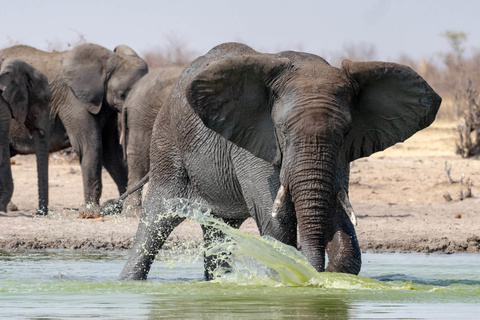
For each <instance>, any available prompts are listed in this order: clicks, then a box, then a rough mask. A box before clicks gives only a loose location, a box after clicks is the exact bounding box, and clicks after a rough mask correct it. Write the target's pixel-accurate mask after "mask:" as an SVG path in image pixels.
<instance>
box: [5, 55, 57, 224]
mask: <svg viewBox="0 0 480 320" xmlns="http://www.w3.org/2000/svg"><path fill="white" fill-rule="evenodd" d="M0 91H1V97H0V211H4V212H6V211H7V204H8V203H9V201H10V200H11V198H12V195H13V178H12V170H11V165H10V154H11V150H10V134H11V132H12V130H13V128H15V127H24V128H25V131H27V134H29V135H31V136H32V140H33V146H34V147H33V148H34V150H35V153H36V155H37V173H38V211H37V213H38V214H46V213H47V212H48V154H49V152H48V151H49V146H50V116H49V109H48V105H49V102H50V87H49V85H48V79H47V77H46V76H45V75H44V74H42V73H41V72H39V71H38V70H36V69H34V68H33V67H32V66H30V65H29V64H27V63H25V62H24V61H22V60H18V59H5V60H3V61H2V62H1V67H0Z"/></svg>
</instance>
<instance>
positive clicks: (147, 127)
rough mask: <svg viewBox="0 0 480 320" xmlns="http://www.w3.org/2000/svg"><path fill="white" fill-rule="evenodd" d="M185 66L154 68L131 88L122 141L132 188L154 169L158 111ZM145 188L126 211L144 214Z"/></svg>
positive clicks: (130, 199)
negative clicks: (152, 159) (153, 141)
mask: <svg viewBox="0 0 480 320" xmlns="http://www.w3.org/2000/svg"><path fill="white" fill-rule="evenodd" d="M183 69H184V68H183V67H177V66H172V67H162V68H158V69H155V70H152V71H150V72H149V73H148V74H147V75H145V76H144V77H143V78H142V79H140V80H139V81H138V82H137V83H136V84H135V86H134V87H133V88H132V90H131V91H130V93H129V95H128V97H127V99H126V100H125V104H124V106H123V110H122V126H121V127H122V134H121V139H120V140H121V143H122V146H123V150H124V158H125V159H126V160H127V164H128V189H129V190H130V189H131V188H133V187H134V186H135V185H136V184H137V183H138V182H139V181H140V180H141V179H142V178H143V177H144V176H145V175H146V174H147V173H148V170H149V168H150V139H151V136H152V128H153V124H154V122H155V118H156V117H157V113H158V112H159V110H160V108H161V107H162V106H163V104H164V102H165V100H166V99H167V97H168V95H169V93H170V91H171V90H172V88H173V86H174V85H175V83H176V82H177V79H178V76H179V75H180V73H181V72H182V71H183ZM141 206H142V190H141V189H140V190H138V191H136V192H135V193H133V194H132V195H130V196H129V197H128V198H126V200H125V203H124V204H123V214H125V215H134V216H137V215H140V213H141Z"/></svg>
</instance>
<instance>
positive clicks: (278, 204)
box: [272, 185, 286, 220]
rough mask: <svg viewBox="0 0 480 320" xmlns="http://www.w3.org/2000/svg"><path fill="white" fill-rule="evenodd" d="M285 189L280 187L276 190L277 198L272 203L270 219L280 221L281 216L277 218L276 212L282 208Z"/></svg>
mask: <svg viewBox="0 0 480 320" xmlns="http://www.w3.org/2000/svg"><path fill="white" fill-rule="evenodd" d="M285 193H286V192H285V187H284V186H282V185H281V186H280V188H279V189H278V193H277V197H276V198H275V201H274V202H273V208H272V217H274V218H277V219H280V220H281V219H282V218H283V216H279V215H278V212H279V211H280V208H282V206H283V201H284V200H285Z"/></svg>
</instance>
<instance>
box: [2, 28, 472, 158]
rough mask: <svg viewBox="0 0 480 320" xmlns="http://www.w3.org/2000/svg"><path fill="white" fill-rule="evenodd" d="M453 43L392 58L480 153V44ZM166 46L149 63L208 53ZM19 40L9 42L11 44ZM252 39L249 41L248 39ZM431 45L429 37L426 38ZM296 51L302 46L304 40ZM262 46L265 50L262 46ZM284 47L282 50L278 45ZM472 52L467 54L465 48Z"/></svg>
mask: <svg viewBox="0 0 480 320" xmlns="http://www.w3.org/2000/svg"><path fill="white" fill-rule="evenodd" d="M440 36H442V37H443V38H444V39H445V41H446V42H448V44H449V48H450V50H449V51H448V52H438V53H436V54H435V55H434V56H431V57H423V58H421V59H420V60H418V59H413V58H412V57H410V56H409V55H408V49H406V50H405V51H406V53H404V54H403V55H401V56H399V57H398V58H396V59H391V60H390V61H391V62H396V63H401V64H405V65H408V66H409V67H411V68H412V69H413V70H415V71H416V72H417V73H419V74H420V75H421V76H422V77H423V78H424V79H425V80H427V82H428V83H429V84H430V85H431V86H432V88H433V89H434V90H435V91H436V92H437V93H438V94H439V95H440V96H441V97H442V106H441V107H440V110H439V112H438V114H437V121H444V122H451V123H452V122H454V123H456V127H457V132H458V140H457V141H456V146H457V153H458V154H460V155H461V156H462V157H472V156H479V155H480V107H479V104H480V94H479V92H480V49H479V48H476V49H475V48H473V49H472V48H470V47H468V49H469V50H467V44H468V35H467V34H466V33H464V32H459V31H451V30H448V31H445V32H444V33H443V34H441V35H440ZM86 42H88V39H86V37H85V36H84V35H82V34H81V33H78V34H77V39H76V40H75V41H72V42H71V43H55V42H49V41H46V44H47V50H48V51H63V50H68V49H70V48H72V47H74V46H77V45H79V44H82V43H86ZM163 43H165V45H163V46H158V47H155V48H152V49H150V50H148V51H145V52H139V54H140V56H141V57H142V58H143V59H144V60H145V61H146V62H147V64H148V66H149V68H150V69H151V70H152V69H155V68H159V67H163V66H170V65H177V66H187V65H188V64H189V63H190V62H191V61H193V60H194V59H195V58H196V57H197V56H200V55H202V54H203V53H200V52H196V51H194V50H191V49H190V48H189V46H188V43H186V42H185V41H182V40H181V39H179V38H178V37H176V36H175V35H170V36H167V39H166V41H163ZM14 44H18V43H16V42H15V41H10V43H9V45H14ZM247 44H248V43H247ZM425 45H428V42H426V43H425ZM297 47H299V48H295V49H294V50H300V51H301V45H299V46H297ZM256 49H258V50H259V51H262V52H266V50H262V49H261V48H256ZM278 51H281V50H278ZM467 51H468V55H467V54H466V52H467ZM311 53H314V54H318V55H319V56H322V57H323V58H325V59H326V60H327V61H329V63H330V64H332V65H334V66H340V64H341V62H342V60H343V59H350V60H354V61H365V60H378V59H377V57H376V47H375V45H374V44H372V43H365V42H360V43H349V44H345V45H344V46H343V48H341V49H340V50H339V51H338V52H333V53H327V54H325V53H318V52H311Z"/></svg>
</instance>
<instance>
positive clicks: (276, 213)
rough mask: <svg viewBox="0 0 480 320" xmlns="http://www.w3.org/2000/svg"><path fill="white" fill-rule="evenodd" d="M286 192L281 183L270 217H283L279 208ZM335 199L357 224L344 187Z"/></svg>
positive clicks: (354, 223) (280, 218)
mask: <svg viewBox="0 0 480 320" xmlns="http://www.w3.org/2000/svg"><path fill="white" fill-rule="evenodd" d="M286 194H287V189H286V188H285V187H284V186H283V185H281V186H280V188H279V189H278V192H277V196H276V197H275V201H274V202H273V208H272V217H273V218H275V219H278V220H282V219H283V215H284V213H281V211H280V209H281V208H282V207H283V204H284V202H285V195H286ZM337 200H338V202H339V203H340V204H341V205H342V207H343V210H345V213H346V214H347V216H348V218H349V219H350V221H351V222H352V224H353V225H354V226H356V225H357V216H356V215H355V211H354V210H353V206H352V204H351V203H350V198H349V197H348V193H347V191H346V190H345V189H341V190H340V191H339V192H338V194H337Z"/></svg>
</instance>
